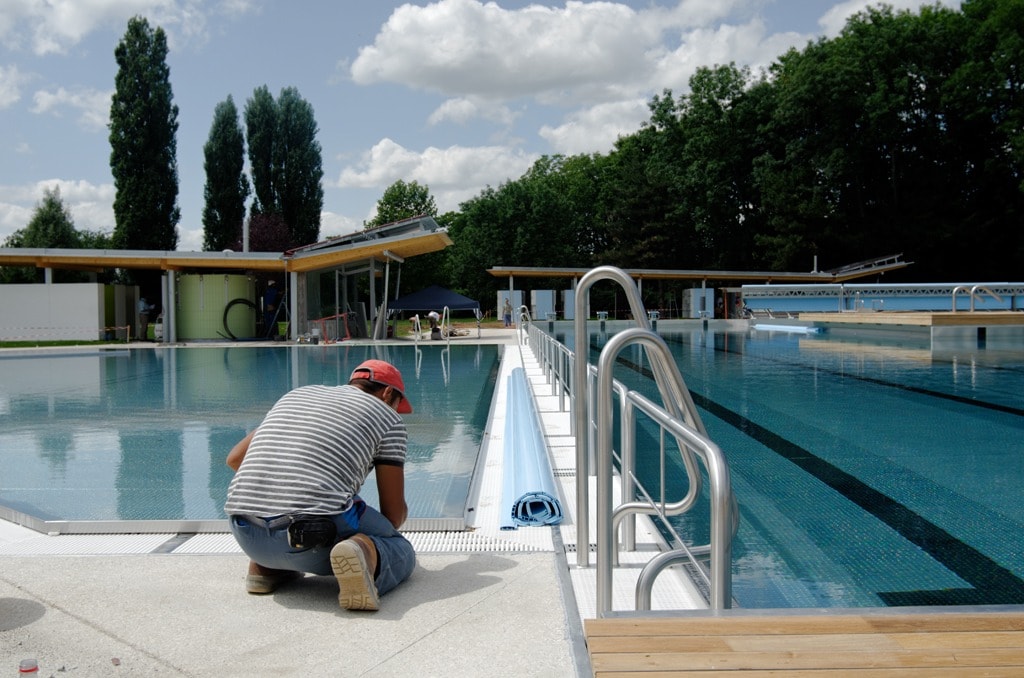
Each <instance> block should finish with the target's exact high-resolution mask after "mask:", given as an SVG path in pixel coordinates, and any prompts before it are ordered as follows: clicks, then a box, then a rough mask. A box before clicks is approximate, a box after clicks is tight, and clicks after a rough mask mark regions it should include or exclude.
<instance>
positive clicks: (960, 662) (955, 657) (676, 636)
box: [584, 610, 1024, 678]
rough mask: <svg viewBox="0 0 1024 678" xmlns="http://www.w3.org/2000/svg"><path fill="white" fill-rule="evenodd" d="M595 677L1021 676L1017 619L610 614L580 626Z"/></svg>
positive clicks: (1023, 662) (1023, 649) (1023, 663)
mask: <svg viewBox="0 0 1024 678" xmlns="http://www.w3.org/2000/svg"><path fill="white" fill-rule="evenodd" d="M584 629H585V631H586V634H587V643H588V646H589V649H590V653H591V665H592V667H593V669H594V673H595V675H596V676H599V677H600V678H639V677H640V676H646V677H647V678H653V677H655V676H659V675H666V676H667V675H672V676H688V675H704V676H706V675H707V674H708V673H711V672H715V673H721V672H737V673H739V672H741V671H742V674H743V678H757V677H758V676H763V677H768V676H797V677H798V678H811V677H813V676H825V675H837V674H842V675H844V676H845V675H851V676H855V677H859V676H864V677H867V676H879V677H880V678H882V677H885V678H896V677H904V678H918V677H919V676H936V677H939V678H945V677H946V676H958V677H959V676H965V677H973V676H982V675H984V676H1024V613H1021V612H1016V611H1008V612H995V611H993V612H966V613H959V612H955V611H948V610H947V611H943V612H934V613H932V612H923V613H906V614H901V613H894V614H870V613H865V614H836V615H830V614H822V615H803V614H799V615H778V616H773V615H764V616H761V615H758V616H746V615H729V614H725V615H721V616H710V615H709V616H691V617H647V618H633V617H612V618H606V619H588V620H584Z"/></svg>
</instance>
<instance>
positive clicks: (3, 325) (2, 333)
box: [0, 283, 104, 341]
mask: <svg viewBox="0 0 1024 678" xmlns="http://www.w3.org/2000/svg"><path fill="white" fill-rule="evenodd" d="M103 315H104V314H103V285H100V284H98V283H55V284H41V285H40V284H33V285H0V340H3V341H21V340H31V339H39V340H42V341H54V340H59V339H74V340H86V341H95V340H97V339H100V338H101V336H102V331H101V329H102V327H103V325H104V323H103Z"/></svg>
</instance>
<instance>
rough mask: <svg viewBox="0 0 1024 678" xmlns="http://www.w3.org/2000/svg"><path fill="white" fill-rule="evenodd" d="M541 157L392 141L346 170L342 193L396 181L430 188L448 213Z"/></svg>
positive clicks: (503, 150)
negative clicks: (407, 145) (411, 145)
mask: <svg viewBox="0 0 1024 678" xmlns="http://www.w3.org/2000/svg"><path fill="white" fill-rule="evenodd" d="M537 157H538V156H537V155H536V154H529V153H524V152H523V151H520V150H516V149H512V148H507V147H504V146H478V147H465V146H450V147H448V148H434V147H430V148H426V149H424V150H423V151H413V150H409V149H407V148H405V147H403V146H401V145H399V144H397V143H395V142H394V141H392V140H391V139H382V140H381V141H379V142H378V143H377V144H375V145H374V147H373V148H372V149H370V150H369V151H368V152H367V153H366V154H364V156H363V158H362V159H361V160H360V162H359V163H358V165H356V166H349V167H346V168H344V169H343V170H342V171H341V176H340V177H339V178H338V181H337V184H336V186H337V187H339V188H379V189H385V188H387V187H388V186H390V185H391V184H393V183H394V182H396V181H398V180H399V179H401V180H402V181H416V182H418V183H420V184H423V185H426V186H428V187H429V188H430V193H431V194H432V195H433V196H434V198H435V200H436V201H437V207H438V209H439V210H441V211H442V212H444V211H448V210H452V209H455V208H456V207H458V203H459V202H460V201H462V200H465V199H466V198H468V197H470V196H472V195H474V194H475V193H477V192H479V191H480V190H481V189H482V188H484V187H485V186H488V185H492V186H494V185H498V184H500V183H502V182H504V181H506V180H508V179H513V178H516V177H519V176H521V175H522V174H523V172H525V171H526V170H527V169H528V168H529V167H530V166H531V165H532V164H533V163H534V162H535V161H536V160H537Z"/></svg>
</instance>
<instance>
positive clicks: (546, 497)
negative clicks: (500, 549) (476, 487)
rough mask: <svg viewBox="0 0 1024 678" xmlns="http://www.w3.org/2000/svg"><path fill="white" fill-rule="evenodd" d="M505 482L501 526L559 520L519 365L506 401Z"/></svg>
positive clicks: (544, 451) (541, 437) (538, 425)
mask: <svg viewBox="0 0 1024 678" xmlns="http://www.w3.org/2000/svg"><path fill="white" fill-rule="evenodd" d="M505 406H506V414H505V457H504V484H503V486H502V497H501V512H502V520H501V529H503V530H514V529H516V528H518V527H521V526H527V527H529V526H539V525H557V524H558V523H560V522H562V504H561V502H560V501H559V500H558V491H557V489H556V487H555V477H554V474H553V473H552V472H551V463H550V462H549V461H548V451H547V445H546V444H545V442H544V432H543V430H542V429H541V423H540V417H539V416H538V414H537V410H536V408H535V407H534V403H533V396H532V394H531V393H530V387H529V384H528V382H527V380H526V372H525V370H523V368H521V367H517V368H515V369H514V370H512V374H511V375H510V376H509V380H508V398H507V399H506V402H505Z"/></svg>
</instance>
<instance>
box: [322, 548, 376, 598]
mask: <svg viewBox="0 0 1024 678" xmlns="http://www.w3.org/2000/svg"><path fill="white" fill-rule="evenodd" d="M331 569H332V570H334V576H335V577H336V578H337V579H338V604H339V605H341V606H342V607H343V608H345V609H346V610H378V609H380V600H379V598H378V596H377V585H376V584H375V583H374V582H373V573H372V572H370V568H369V566H368V564H367V562H366V555H365V554H364V553H363V549H362V548H360V547H359V544H356V543H355V542H351V541H343V542H340V543H338V544H337V545H335V547H334V548H333V549H331Z"/></svg>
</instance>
